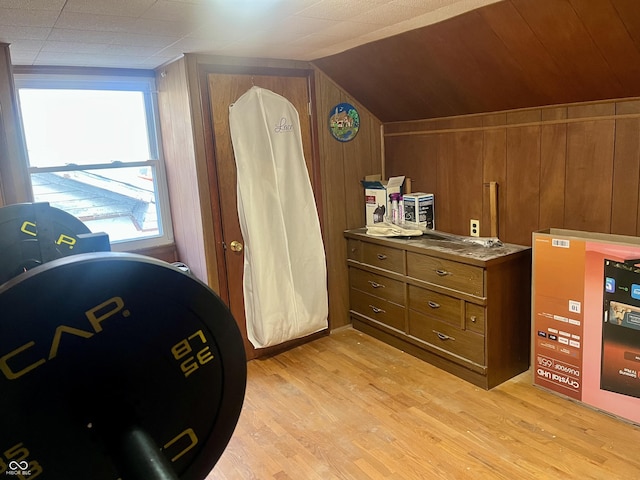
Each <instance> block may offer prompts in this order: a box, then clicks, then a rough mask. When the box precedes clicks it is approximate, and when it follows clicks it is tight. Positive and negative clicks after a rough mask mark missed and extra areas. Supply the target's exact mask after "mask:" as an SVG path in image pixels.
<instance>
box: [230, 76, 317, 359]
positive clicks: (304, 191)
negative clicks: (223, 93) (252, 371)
mask: <svg viewBox="0 0 640 480" xmlns="http://www.w3.org/2000/svg"><path fill="white" fill-rule="evenodd" d="M229 125H230V129H231V140H232V142H233V150H234V154H235V159H236V167H237V172H238V173H237V175H238V176H237V179H238V180H237V189H238V216H239V218H240V228H241V231H242V236H243V237H244V243H245V248H244V285H243V288H244V302H245V313H246V319H247V334H248V337H249V340H250V341H251V343H252V344H253V345H254V346H255V347H256V348H262V347H268V346H271V345H277V344H279V343H282V342H285V341H287V340H293V339H295V338H300V337H304V336H306V335H309V334H312V333H315V332H318V331H320V330H322V329H325V328H327V325H328V324H327V314H328V301H327V271H326V261H325V254H324V245H323V243H322V235H321V232H320V222H319V220H318V211H317V209H316V204H315V201H314V197H313V190H312V189H311V182H310V181H309V174H308V172H307V167H306V164H305V160H304V153H303V150H302V138H301V134H300V121H299V118H298V112H297V111H296V109H295V107H294V106H293V105H292V104H291V102H289V101H288V100H287V99H286V98H284V97H282V96H280V95H278V94H276V93H274V92H272V91H270V90H266V89H263V88H260V87H252V88H251V89H249V90H248V91H247V92H246V93H245V94H243V95H242V96H241V97H240V98H239V99H238V100H237V101H236V102H235V103H234V104H232V105H231V106H230V107H229Z"/></svg>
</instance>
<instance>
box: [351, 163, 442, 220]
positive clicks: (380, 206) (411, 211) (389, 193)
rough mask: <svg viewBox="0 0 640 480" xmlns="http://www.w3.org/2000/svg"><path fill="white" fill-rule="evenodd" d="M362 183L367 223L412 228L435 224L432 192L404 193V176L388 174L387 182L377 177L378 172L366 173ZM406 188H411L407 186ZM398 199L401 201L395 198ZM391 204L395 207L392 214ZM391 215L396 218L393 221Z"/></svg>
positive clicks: (392, 207)
mask: <svg viewBox="0 0 640 480" xmlns="http://www.w3.org/2000/svg"><path fill="white" fill-rule="evenodd" d="M407 183H409V182H407ZM362 185H363V186H364V189H365V218H366V225H367V226H373V225H375V224H377V223H381V222H388V223H398V224H407V226H409V227H412V228H420V229H431V230H432V229H434V228H435V221H434V195H433V193H422V192H417V193H404V194H403V190H404V188H405V177H403V176H400V177H391V178H389V180H387V181H386V182H384V181H382V180H380V176H379V175H377V176H371V177H366V178H365V180H363V181H362ZM407 190H410V187H409V188H407ZM395 194H397V195H395ZM392 199H393V200H392ZM397 199H400V201H398V202H396V201H394V200H397ZM396 203H397V205H396ZM394 208H397V216H396V215H394V214H393V209H394ZM394 218H395V219H397V220H396V221H395V222H393V219H394Z"/></svg>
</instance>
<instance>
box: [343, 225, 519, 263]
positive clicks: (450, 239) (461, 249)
mask: <svg viewBox="0 0 640 480" xmlns="http://www.w3.org/2000/svg"><path fill="white" fill-rule="evenodd" d="M344 234H345V237H347V238H353V239H358V240H364V241H367V242H372V243H378V244H380V245H389V246H395V247H397V248H403V249H405V250H408V251H414V252H420V251H421V250H426V251H425V253H431V252H433V253H436V252H437V253H441V254H445V256H446V255H455V256H458V257H463V258H468V259H470V260H478V261H481V262H489V261H492V260H496V259H500V258H503V257H506V256H509V255H513V254H517V253H520V252H525V251H528V250H531V248H530V247H525V246H522V245H515V244H510V243H503V244H502V245H501V246H492V247H486V246H484V245H481V244H479V243H477V242H476V239H474V238H472V237H461V236H457V235H451V234H447V233H444V232H438V231H437V230H433V231H430V232H426V233H425V234H424V235H420V236H415V237H378V236H373V235H367V229H366V228H357V229H354V230H346V231H345V232H344ZM480 240H482V239H480ZM427 251H428V252H427Z"/></svg>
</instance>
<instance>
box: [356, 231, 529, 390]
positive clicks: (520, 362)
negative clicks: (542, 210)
mask: <svg viewBox="0 0 640 480" xmlns="http://www.w3.org/2000/svg"><path fill="white" fill-rule="evenodd" d="M365 232H366V230H365V229H358V230H348V231H346V232H345V237H346V238H347V248H348V254H347V257H348V260H347V262H348V266H349V284H350V292H349V299H350V313H351V320H352V322H353V326H354V328H356V329H358V330H361V331H363V332H365V333H367V334H369V335H372V336H374V337H376V338H378V339H380V340H382V341H384V342H386V343H388V344H390V345H393V346H395V347H397V348H399V349H401V350H404V351H406V352H407V353H410V354H412V355H415V356H416V357H419V358H421V359H423V360H426V361H428V362H430V363H432V364H433V365H436V366H437V367H439V368H442V369H444V370H446V371H448V372H450V373H452V374H454V375H457V376H459V377H461V378H463V379H465V380H467V381H469V382H471V383H473V384H475V385H478V386H479V387H482V388H485V389H490V388H493V387H494V386H496V385H498V384H500V383H502V382H504V381H505V380H507V379H509V378H511V377H513V376H515V375H517V374H519V373H521V372H524V371H525V370H527V369H528V368H529V351H530V350H529V349H530V331H531V330H530V325H531V249H530V248H528V247H523V246H519V245H510V244H505V245H503V246H500V247H491V248H490V247H483V246H480V245H476V244H473V243H469V242H463V241H452V240H449V239H441V238H430V236H429V235H426V236H423V237H411V238H383V237H373V236H369V235H366V233H365Z"/></svg>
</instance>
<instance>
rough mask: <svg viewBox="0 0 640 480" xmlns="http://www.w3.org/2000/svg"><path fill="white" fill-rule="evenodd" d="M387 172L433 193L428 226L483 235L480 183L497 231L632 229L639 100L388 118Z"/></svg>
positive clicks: (636, 210)
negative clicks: (474, 222)
mask: <svg viewBox="0 0 640 480" xmlns="http://www.w3.org/2000/svg"><path fill="white" fill-rule="evenodd" d="M384 135H385V162H386V171H387V175H389V176H392V175H407V176H409V177H411V178H412V179H413V190H414V191H426V192H432V193H434V194H435V205H436V206H435V215H436V228H437V229H438V230H443V231H448V232H452V233H456V234H460V235H468V234H469V220H470V219H472V218H475V219H480V221H481V223H480V233H481V235H482V236H489V233H490V230H489V228H490V213H489V208H490V207H489V188H488V183H489V182H491V181H495V182H498V185H499V187H498V192H499V195H498V197H499V236H500V239H501V240H503V241H506V242H510V243H518V244H522V245H531V234H532V232H534V231H537V230H541V229H546V228H567V229H572V230H584V231H592V232H602V233H615V234H624V235H639V234H640V195H639V193H640V100H639V99H624V100H617V101H615V100H610V101H603V102H595V103H584V104H571V105H557V106H552V107H544V108H535V109H524V110H512V111H507V112H500V113H492V114H482V115H471V116H462V117H449V118H441V119H432V120H421V121H411V122H398V123H388V124H385V126H384Z"/></svg>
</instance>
